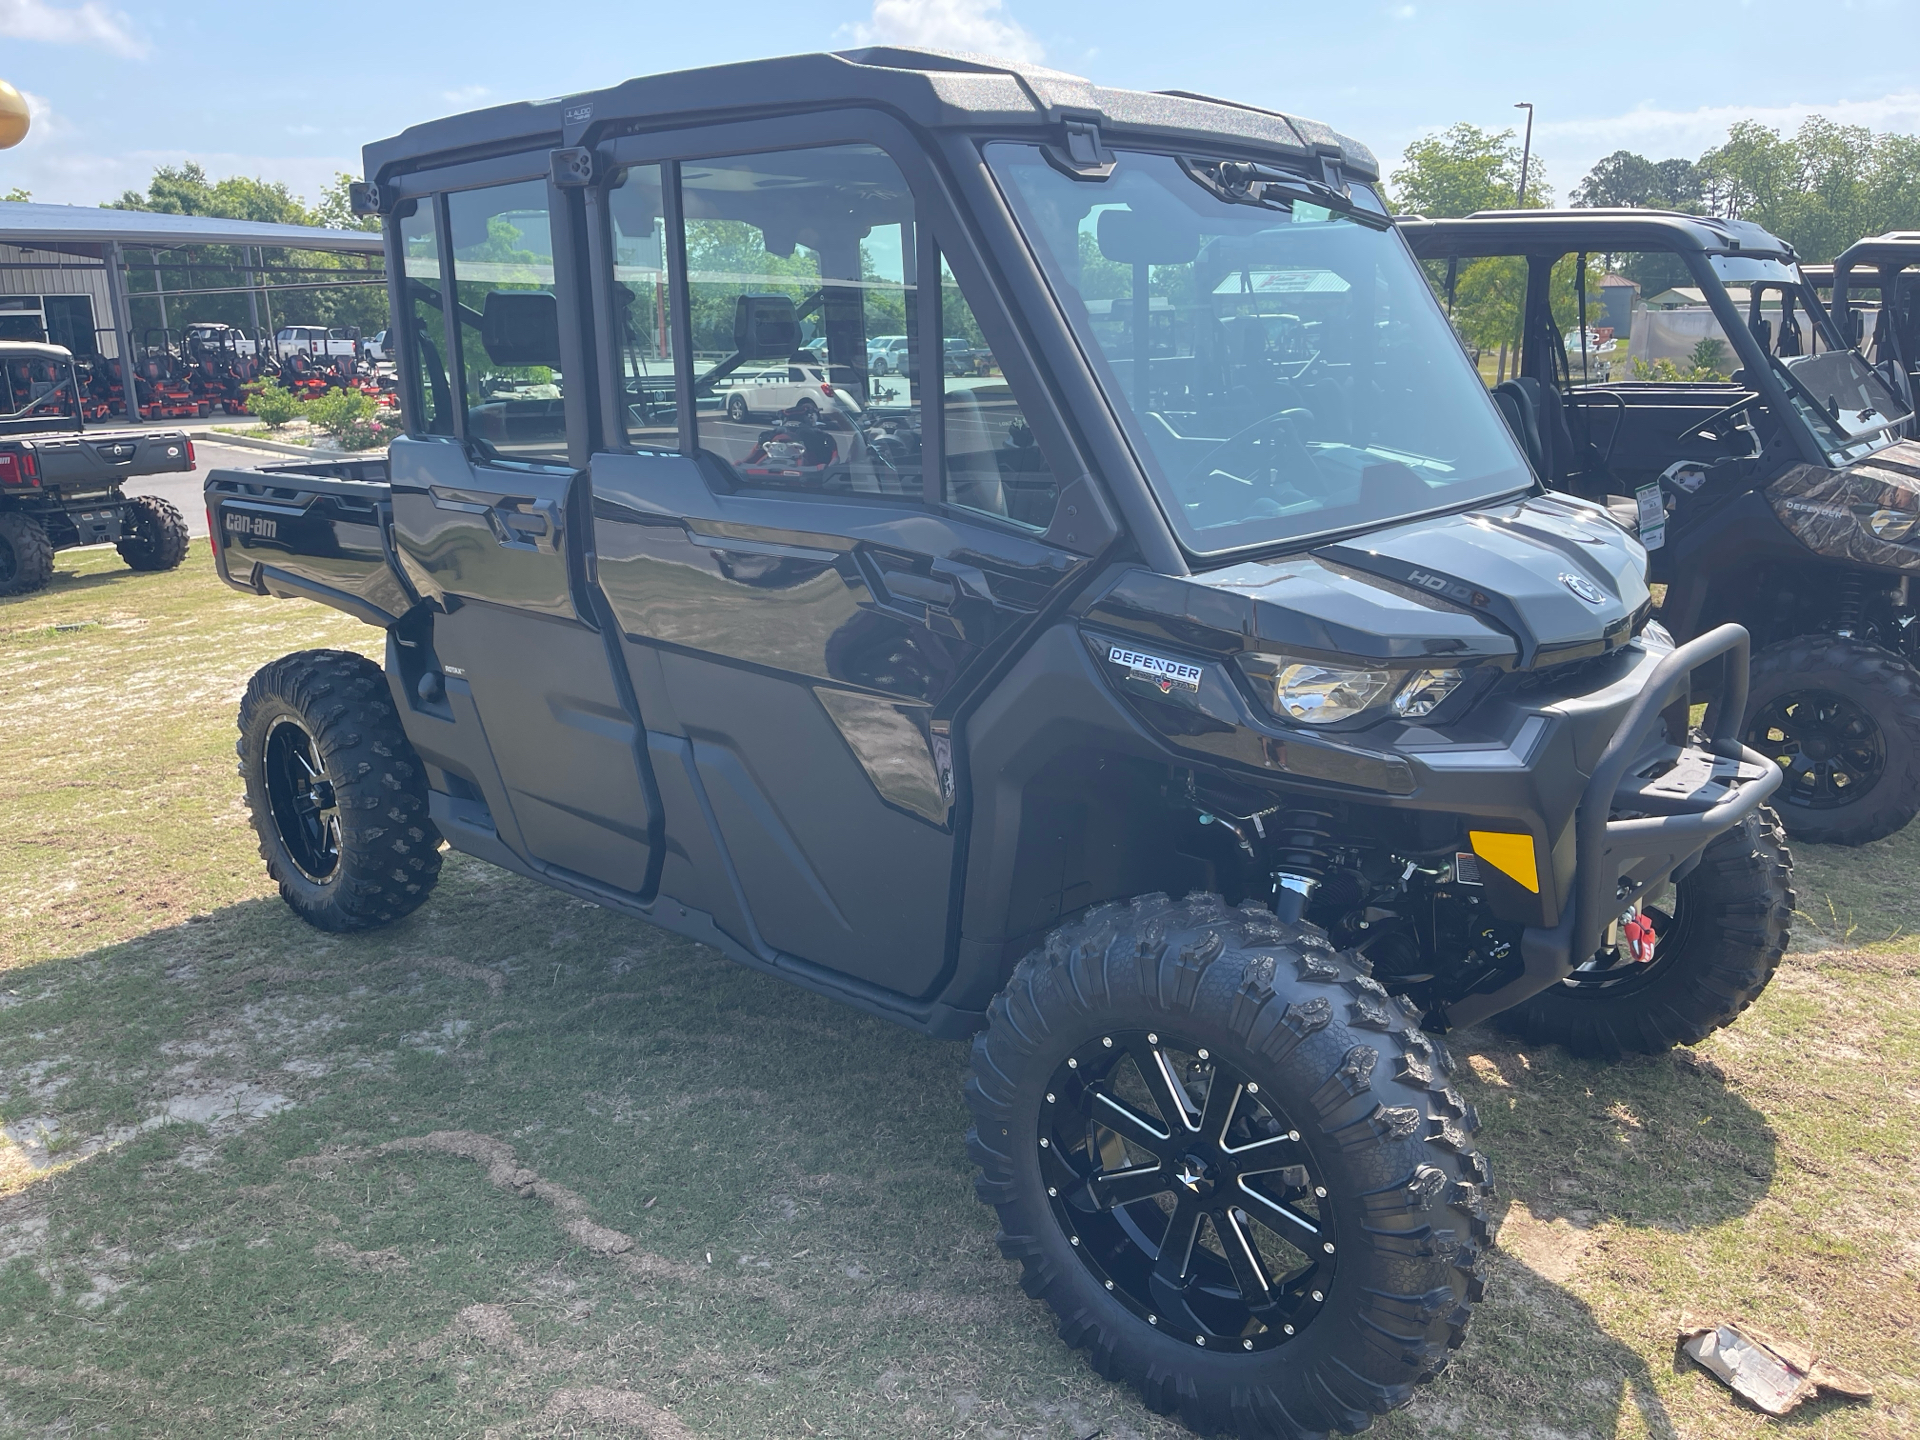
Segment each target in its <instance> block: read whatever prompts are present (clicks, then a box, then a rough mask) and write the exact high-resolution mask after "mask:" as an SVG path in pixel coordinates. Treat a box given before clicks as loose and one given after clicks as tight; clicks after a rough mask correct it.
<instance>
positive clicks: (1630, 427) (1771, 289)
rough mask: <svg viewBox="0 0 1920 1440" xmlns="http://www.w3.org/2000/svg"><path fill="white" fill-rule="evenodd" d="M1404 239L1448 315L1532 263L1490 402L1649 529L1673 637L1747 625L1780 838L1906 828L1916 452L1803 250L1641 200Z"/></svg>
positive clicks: (1913, 767) (1846, 840) (1917, 779)
mask: <svg viewBox="0 0 1920 1440" xmlns="http://www.w3.org/2000/svg"><path fill="white" fill-rule="evenodd" d="M1401 229H1402V233H1404V234H1405V235H1406V237H1407V239H1408V242H1409V243H1410V244H1411V245H1412V247H1413V250H1414V253H1415V254H1416V255H1418V256H1419V257H1420V258H1421V259H1422V260H1423V261H1425V262H1426V263H1427V265H1428V268H1429V272H1430V274H1431V276H1432V278H1433V281H1434V284H1435V286H1436V288H1438V289H1439V290H1440V291H1441V294H1442V298H1443V299H1444V300H1445V301H1446V303H1447V304H1448V306H1449V308H1450V309H1453V308H1454V307H1455V305H1456V303H1457V302H1458V301H1459V300H1460V299H1461V297H1463V296H1466V295H1468V294H1471V293H1473V291H1474V290H1475V288H1476V287H1480V288H1484V287H1485V283H1486V281H1487V280H1488V279H1489V278H1490V274H1489V269H1488V267H1494V266H1509V267H1518V268H1519V270H1521V271H1523V272H1524V274H1523V275H1518V276H1515V277H1514V279H1515V281H1516V283H1519V284H1523V285H1524V287H1525V304H1524V313H1523V314H1522V315H1521V317H1520V326H1519V335H1520V347H1519V357H1518V364H1517V366H1516V372H1517V373H1516V375H1515V378H1513V379H1509V380H1506V381H1504V382H1503V383H1501V384H1500V385H1499V388H1498V389H1497V391H1496V392H1495V399H1496V401H1497V402H1498V403H1499V404H1500V405H1501V407H1502V409H1503V412H1504V413H1505V414H1506V416H1507V418H1508V421H1509V423H1510V424H1512V425H1513V427H1514V428H1515V431H1516V433H1517V434H1518V435H1519V436H1520V437H1521V438H1522V440H1523V442H1524V444H1525V448H1526V450H1527V454H1528V458H1529V460H1530V462H1531V463H1532V465H1533V467H1534V470H1535V473H1536V474H1538V475H1539V476H1540V478H1541V479H1542V480H1543V481H1545V482H1546V483H1547V484H1548V485H1550V486H1552V487H1553V488H1554V489H1555V490H1558V491H1564V492H1568V493H1571V494H1575V495H1580V496H1583V497H1585V498H1587V499H1590V500H1594V501H1598V502H1601V503H1604V504H1606V505H1608V506H1609V507H1610V508H1611V509H1612V511H1613V513H1614V515H1615V517H1616V518H1617V519H1619V520H1620V521H1621V523H1622V524H1624V525H1626V526H1628V527H1629V528H1632V529H1635V530H1636V532H1637V534H1638V536H1639V538H1640V540H1641V542H1642V543H1643V544H1644V545H1645V546H1646V548H1647V550H1648V552H1649V559H1650V563H1651V569H1652V578H1653V580H1654V581H1655V583H1656V584H1661V585H1664V586H1665V587H1666V591H1665V597H1664V599H1663V601H1662V603H1661V605H1660V609H1659V612H1658V613H1659V616H1660V619H1661V621H1662V623H1663V624H1665V625H1666V626H1667V627H1668V628H1669V629H1670V630H1672V632H1673V633H1674V634H1675V635H1677V636H1679V637H1680V638H1681V639H1683V640H1685V639H1691V638H1693V637H1694V636H1697V635H1703V634H1707V633H1709V632H1710V631H1711V630H1712V629H1713V628H1714V627H1715V626H1717V625H1720V624H1723V623H1725V622H1728V621H1735V622H1738V623H1739V624H1740V625H1742V626H1744V627H1745V628H1746V629H1747V630H1748V631H1749V632H1750V633H1751V634H1752V636H1753V637H1754V644H1755V646H1756V647H1757V653H1756V654H1755V656H1754V661H1753V675H1752V681H1751V688H1750V689H1749V690H1748V695H1747V710H1746V715H1745V717H1744V725H1743V739H1744V740H1745V743H1746V744H1748V745H1750V746H1752V747H1754V748H1755V749H1757V750H1760V751H1762V752H1763V753H1765V754H1766V755H1767V756H1769V757H1770V758H1772V759H1774V760H1776V761H1777V762H1778V763H1779V764H1780V765H1781V767H1782V768H1783V769H1784V770H1785V771H1786V777H1787V778H1786V783H1785V785H1784V786H1783V787H1782V790H1781V793H1780V797H1779V801H1778V803H1779V805H1780V814H1781V818H1782V820H1783V821H1784V822H1785V825H1786V828H1787V831H1788V833H1790V834H1791V835H1793V836H1794V837H1795V838H1797V839H1805V840H1810V841H1822V842H1826V843H1830V844H1839V845H1860V844H1864V843H1865V842H1867V841H1869V840H1877V839H1880V838H1881V837H1882V836H1885V835H1889V834H1892V833H1893V832H1894V831H1896V830H1898V829H1900V828H1901V827H1902V826H1904V825H1905V824H1906V823H1907V822H1908V821H1909V820H1911V819H1912V818H1913V817H1914V814H1915V813H1916V811H1920V672H1917V671H1916V670H1915V668H1914V667H1915V662H1916V661H1920V627H1916V626H1915V625H1914V623H1913V622H1914V620H1915V618H1916V617H1917V616H1920V595H1915V594H1913V593H1912V579H1913V577H1914V575H1915V573H1916V572H1920V543H1914V542H1916V541H1920V444H1916V443H1915V442H1913V441H1911V440H1905V439H1902V438H1901V436H1902V434H1903V427H1904V426H1905V425H1906V424H1907V423H1908V421H1909V416H1910V413H1911V412H1910V407H1909V405H1908V404H1907V402H1906V401H1905V400H1904V399H1903V398H1901V392H1900V390H1898V389H1896V388H1894V387H1893V386H1890V385H1889V384H1888V383H1887V381H1886V379H1885V378H1884V377H1883V376H1882V375H1880V374H1877V373H1876V372H1875V370H1874V369H1873V367H1871V366H1870V365H1869V364H1868V363H1867V362H1866V361H1865V360H1864V359H1862V358H1861V356H1860V355H1859V354H1858V353H1856V352H1855V351H1854V350H1853V349H1852V348H1850V346H1849V344H1848V342H1847V340H1846V339H1845V338H1843V333H1842V331H1841V330H1839V329H1838V328H1837V327H1836V326H1835V325H1834V323H1833V321H1832V319H1831V318H1830V317H1829V315H1828V313H1827V311H1826V308H1825V307H1824V306H1823V305H1822V304H1821V303H1820V300H1819V296H1818V295H1817V294H1816V292H1815V290H1814V287H1813V286H1811V285H1810V284H1809V283H1808V282H1807V279H1806V277H1805V276H1804V275H1803V274H1802V273H1801V271H1800V267H1799V265H1798V263H1797V262H1796V260H1795V258H1794V253H1793V247H1792V246H1790V245H1788V244H1787V243H1786V242H1785V241H1783V240H1780V239H1778V238H1776V237H1775V236H1773V235H1770V234H1768V233H1767V232H1766V231H1764V230H1762V229H1760V228H1759V227H1758V226H1755V225H1751V224H1746V223H1743V222H1740V221H1733V220H1715V219H1710V218H1706V217H1702V216H1696V215H1680V214H1668V213H1662V212H1656V211H1646V210H1612V211H1610V210H1566V211H1539V210H1529V211H1517V212H1504V213H1487V214H1481V215H1474V216H1469V217H1467V218H1465V219H1460V220H1421V219H1412V220H1406V221H1403V222H1401ZM1636 277H1637V278H1636ZM1495 378H1497V376H1496V377H1495Z"/></svg>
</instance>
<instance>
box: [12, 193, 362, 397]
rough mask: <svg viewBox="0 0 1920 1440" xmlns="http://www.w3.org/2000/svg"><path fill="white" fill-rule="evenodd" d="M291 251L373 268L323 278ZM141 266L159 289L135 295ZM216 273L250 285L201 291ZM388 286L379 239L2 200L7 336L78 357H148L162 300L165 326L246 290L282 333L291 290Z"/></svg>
mask: <svg viewBox="0 0 1920 1440" xmlns="http://www.w3.org/2000/svg"><path fill="white" fill-rule="evenodd" d="M206 246H223V247H228V248H230V249H231V250H233V251H234V252H236V253H237V255H238V256H239V257H240V258H239V259H237V260H236V259H223V260H219V261H217V262H211V263H209V262H207V261H206V260H205V259H204V258H202V259H201V260H199V261H196V259H195V254H196V252H199V251H201V250H202V248H203V247H206ZM269 250H272V251H278V252H281V258H280V259H279V260H278V262H277V263H276V262H274V261H272V260H270V259H269V257H268V256H267V255H266V254H265V252H266V251H269ZM288 251H308V252H316V251H317V252H325V253H333V254H340V255H355V256H364V257H366V261H367V263H366V268H365V269H364V270H362V269H357V268H356V269H348V270H343V271H333V272H322V271H320V270H317V269H316V268H314V267H310V266H304V267H303V266H299V265H295V264H289V263H288V257H287V256H286V253H285V252H288ZM136 270H137V271H139V272H141V277H142V279H144V278H146V276H147V275H149V274H150V275H151V276H152V281H153V283H152V288H150V289H147V288H143V289H135V288H134V286H133V284H132V276H133V274H134V272H135V271H136ZM208 271H215V272H218V274H219V275H220V276H223V277H234V276H237V277H239V278H241V279H242V280H243V283H241V284H237V285H235V284H226V285H205V284H196V283H195V274H196V272H199V273H200V275H201V276H203V277H204V275H205V274H206V272H208ZM163 272H172V273H175V274H179V273H184V274H185V275H186V277H187V283H186V284H185V285H184V286H175V287H171V288H169V287H167V286H165V285H163V284H162V283H161V277H162V274H163ZM323 274H331V276H332V278H321V277H322V276H323ZM385 283H386V277H385V272H384V269H383V268H382V243H381V238H380V235H379V233H378V232H377V231H364V230H324V229H318V228H315V227H312V226H306V225H268V224H262V223H260V222H257V221H252V220H221V219H216V218H214V217H211V216H206V215H168V214H163V213H159V212H155V211H150V210H106V209H96V208H93V207H90V206H85V205H35V204H31V203H21V202H18V201H7V202H0V339H21V340H44V339H51V340H52V341H53V343H54V344H56V345H66V346H67V348H68V349H70V350H73V351H74V352H75V353H76V354H79V355H86V354H93V355H99V356H101V357H103V358H105V359H117V358H119V357H121V356H131V355H137V354H138V352H139V343H138V335H137V334H136V332H135V330H134V323H133V302H134V301H135V300H139V301H143V302H144V301H148V300H154V301H157V303H158V306H159V309H158V314H159V318H160V320H161V327H160V328H162V329H164V328H166V324H165V322H166V303H167V301H168V300H170V299H171V300H175V301H176V302H177V301H179V300H183V299H187V298H189V297H192V296H197V295H234V294H244V295H246V296H247V297H248V303H249V307H250V310H251V312H252V313H253V315H254V317H255V318H254V322H253V323H254V328H255V329H256V330H258V329H259V328H260V321H259V306H260V304H261V303H264V304H265V306H266V307H267V310H266V313H267V324H268V328H271V325H272V303H273V302H272V297H273V296H274V295H275V294H277V293H279V292H281V291H283V290H286V291H297V290H316V289H326V288H329V287H332V286H338V285H381V286H384V285H385ZM125 394H126V397H127V401H126V413H127V416H128V418H129V419H134V420H137V419H140V418H141V417H140V415H139V406H138V402H137V401H136V399H135V398H134V387H133V386H132V385H127V386H126V387H125Z"/></svg>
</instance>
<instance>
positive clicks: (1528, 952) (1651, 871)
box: [1445, 625, 1782, 1026]
mask: <svg viewBox="0 0 1920 1440" xmlns="http://www.w3.org/2000/svg"><path fill="white" fill-rule="evenodd" d="M1750 648H1751V646H1750V641H1749V639H1748V636H1747V632H1746V631H1745V630H1744V629H1742V628H1741V627H1740V626H1738V625H1722V626H1720V627H1719V628H1718V629H1716V630H1711V631H1708V632H1707V633H1706V634H1705V635H1701V636H1699V637H1698V638H1696V639H1694V640H1691V641H1689V642H1688V643H1686V644H1685V645H1682V646H1680V647H1679V648H1677V649H1675V650H1674V651H1672V652H1671V653H1670V654H1668V655H1667V656H1666V657H1665V658H1663V659H1662V660H1661V661H1660V662H1659V663H1658V664H1657V665H1655V666H1654V667H1653V670H1652V673H1651V674H1650V675H1649V676H1648V677H1647V679H1646V681H1645V683H1644V685H1643V687H1642V689H1641V691H1640V694H1639V695H1638V696H1637V697H1636V698H1635V700H1634V701H1633V704H1632V705H1631V706H1630V707H1629V708H1628V710H1627V713H1626V715H1625V717H1624V718H1623V719H1622V720H1621V722H1620V725H1619V727H1618V728H1617V729H1616V730H1615V731H1614V733H1613V738H1612V739H1611V740H1610V741H1609V742H1608V743H1607V748H1606V750H1605V751H1604V752H1603V753H1602V755H1601V757H1600V761H1599V763H1598V764H1597V765H1596V766H1595V767H1594V769H1593V773H1592V775H1591V776H1590V777H1589V779H1588V780H1587V783H1586V786H1585V788H1584V789H1583V791H1582V792H1581V796H1580V803H1579V808H1578V810H1577V811H1576V812H1575V817H1574V825H1573V836H1574V845H1573V850H1574V854H1573V862H1574V863H1573V886H1572V894H1571V896H1570V903H1569V904H1567V905H1565V906H1564V907H1563V908H1562V913H1561V915H1560V919H1559V922H1558V923H1557V924H1555V925H1552V926H1544V925H1536V926H1529V927H1528V928H1527V929H1526V931H1525V932H1524V934H1523V937H1522V941H1521V957H1522V960H1523V964H1524V968H1523V971H1522V973H1521V974H1520V975H1519V976H1518V977H1516V978H1515V979H1513V980H1510V981H1508V982H1507V983H1506V984H1504V985H1502V986H1500V987H1499V988H1498V989H1496V990H1490V991H1486V992H1483V993H1479V994H1474V995H1469V996H1466V997H1464V998H1462V999H1460V1000H1458V1001H1455V1002H1454V1003H1452V1004H1451V1005H1449V1006H1448V1007H1447V1010H1446V1015H1445V1021H1446V1023H1447V1024H1448V1025H1449V1026H1461V1025H1471V1024H1474V1023H1476V1022H1478V1021H1480V1020H1484V1019H1486V1018H1487V1017H1488V1016H1491V1015H1497V1014H1499V1013H1500V1012H1501V1011H1503V1010H1509V1009H1511V1008H1513V1007H1514V1006H1515V1005H1518V1004H1519V1003H1521V1002H1522V1001H1523V1000H1526V999H1527V998H1529V997H1530V996H1533V995H1536V994H1538V993H1539V992H1540V991H1542V990H1544V989H1546V988H1547V987H1548V986H1550V985H1554V984H1557V983H1558V982H1559V981H1561V980H1563V979H1565V978H1566V977H1567V976H1568V975H1571V974H1572V973H1573V971H1574V969H1575V967H1576V966H1577V965H1579V964H1581V963H1583V962H1584V961H1585V960H1586V959H1587V958H1588V957H1590V956H1592V954H1593V953H1594V952H1595V951H1596V950H1598V949H1599V948H1600V942H1601V937H1602V936H1603V935H1604V933H1605V931H1606V928H1607V925H1608V924H1609V923H1610V922H1611V921H1612V920H1613V919H1614V918H1615V917H1616V916H1618V915H1619V914H1620V912H1621V911H1622V910H1624V909H1626V908H1627V907H1628V906H1630V905H1632V904H1633V903H1634V902H1635V901H1636V900H1638V899H1639V898H1640V896H1642V895H1643V894H1645V893H1646V892H1647V890H1648V889H1650V888H1651V887H1652V886H1653V885H1655V884H1657V883H1659V882H1660V881H1662V880H1664V879H1665V878H1667V877H1668V876H1675V877H1676V878H1677V877H1678V876H1681V875H1684V874H1685V873H1686V871H1687V870H1688V869H1689V868H1691V867H1692V866H1693V865H1694V864H1696V863H1698V859H1699V856H1700V854H1701V852H1702V851H1703V850H1705V848H1706V847H1707V845H1708V844H1709V843H1711V842H1712V841H1713V840H1714V838H1715V837H1717V836H1719V835H1721V834H1724V833H1725V832H1726V831H1728V830H1731V829H1732V828H1733V827H1734V826H1736V825H1738V824H1740V822H1741V821H1743V820H1745V819H1746V818H1747V816H1749V815H1751V814H1752V813H1753V812H1754V811H1755V810H1757V809H1759V807H1760V806H1761V804H1762V803H1763V802H1764V801H1765V800H1766V799H1767V797H1768V796H1769V795H1771V794H1772V793H1773V792H1774V791H1775V790H1776V789H1778V788H1779V786H1780V783H1781V780H1782V776H1781V773H1780V767H1779V766H1777V765H1775V764H1774V763H1773V762H1772V761H1771V760H1769V759H1767V758H1766V757H1765V756H1764V755H1761V754H1760V753H1759V752H1757V751H1755V750H1751V749H1749V748H1748V747H1746V746H1745V745H1743V744H1741V743H1740V740H1739V738H1738V737H1739V732H1740V723H1741V717H1742V716H1743V715H1744V714H1745V712H1746V708H1747V663H1748V659H1749V652H1750ZM1723 657H1724V667H1723V673H1724V675H1725V683H1724V685H1723V686H1722V688H1721V690H1720V693H1719V694H1718V695H1717V696H1716V697H1715V698H1714V699H1713V700H1712V702H1711V703H1710V704H1709V705H1708V707H1707V717H1706V725H1705V728H1704V733H1703V735H1702V736H1700V737H1699V738H1697V739H1692V738H1690V739H1689V742H1688V743H1687V744H1686V745H1684V746H1670V745H1669V746H1661V745H1659V744H1658V743H1657V738H1658V734H1659V731H1660V729H1661V727H1662V726H1663V724H1664V723H1665V722H1664V716H1663V712H1665V711H1667V710H1669V709H1670V708H1671V707H1673V706H1674V705H1676V704H1685V703H1687V702H1688V701H1689V700H1690V698H1691V695H1692V682H1693V673H1694V671H1696V670H1698V669H1699V668H1700V667H1702V666H1704V665H1708V664H1712V663H1714V662H1718V661H1721V660H1722V658H1723Z"/></svg>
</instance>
